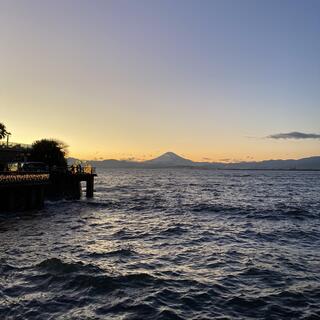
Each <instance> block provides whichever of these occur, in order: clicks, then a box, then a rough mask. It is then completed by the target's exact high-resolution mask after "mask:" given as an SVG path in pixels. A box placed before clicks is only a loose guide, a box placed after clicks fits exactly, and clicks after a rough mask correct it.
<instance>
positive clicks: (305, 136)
mask: <svg viewBox="0 0 320 320" xmlns="http://www.w3.org/2000/svg"><path fill="white" fill-rule="evenodd" d="M267 138H269V139H294V140H302V139H320V134H317V133H304V132H297V131H294V132H289V133H277V134H272V135H270V136H268V137H267Z"/></svg>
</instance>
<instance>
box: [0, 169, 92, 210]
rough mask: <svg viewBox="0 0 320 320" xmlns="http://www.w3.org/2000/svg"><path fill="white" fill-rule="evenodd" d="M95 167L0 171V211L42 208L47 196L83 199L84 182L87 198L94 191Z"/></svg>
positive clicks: (48, 197) (50, 197) (49, 197)
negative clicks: (82, 187) (45, 170)
mask: <svg viewBox="0 0 320 320" xmlns="http://www.w3.org/2000/svg"><path fill="white" fill-rule="evenodd" d="M94 177H96V173H95V169H94V168H92V167H91V166H87V167H83V168H81V167H78V169H77V170H73V168H68V169H63V170H55V171H51V172H50V173H49V172H0V211H24V210H31V209H39V208H42V207H43V206H44V201H45V200H46V199H50V200H59V199H73V200H75V199H80V198H81V193H82V189H81V182H82V181H84V182H86V197H88V198H92V197H93V193H94Z"/></svg>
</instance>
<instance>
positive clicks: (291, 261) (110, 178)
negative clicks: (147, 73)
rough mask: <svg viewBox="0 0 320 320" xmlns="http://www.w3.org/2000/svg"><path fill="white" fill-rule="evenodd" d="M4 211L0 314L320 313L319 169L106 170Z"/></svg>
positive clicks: (197, 316)
mask: <svg viewBox="0 0 320 320" xmlns="http://www.w3.org/2000/svg"><path fill="white" fill-rule="evenodd" d="M95 190H96V192H95V197H94V198H93V199H91V200H87V199H85V198H83V199H82V200H79V201H60V202H48V203H46V206H45V208H44V209H42V210H40V211H34V212H29V213H17V214H10V215H5V214H2V215H1V216H0V244H1V245H0V319H1V320H7V319H32V320H33V319H35V320H36V319H39V320H43V319H45V320H49V319H58V320H62V319H63V320H64V319H119V320H120V319H154V320H156V319H201V320H202V319H320V172H295V171H289V172H288V171H287V172H285V171H215V170H190V169H177V170H173V169H146V170H143V169H128V170H124V169H112V170H111V169H109V170H100V171H99V172H98V177H97V179H96V184H95Z"/></svg>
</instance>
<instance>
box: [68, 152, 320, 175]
mask: <svg viewBox="0 0 320 320" xmlns="http://www.w3.org/2000/svg"><path fill="white" fill-rule="evenodd" d="M75 160H78V159H75V158H69V159H68V161H69V162H74V161H75ZM87 162H88V163H90V164H91V165H92V166H94V167H96V168H123V169H129V168H143V169H148V168H150V169H154V168H163V169H165V168H168V169H169V168H185V169H203V170H269V171H279V170H280V171H320V156H315V157H309V158H302V159H298V160H294V159H288V160H264V161H257V162H234V163H222V162H194V161H192V160H189V159H185V158H183V157H180V156H179V155H177V154H175V153H173V152H167V153H165V154H163V155H161V156H160V157H158V158H155V159H151V160H147V161H143V162H137V161H128V160H115V159H106V160H89V161H87Z"/></svg>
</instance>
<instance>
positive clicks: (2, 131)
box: [0, 122, 9, 140]
mask: <svg viewBox="0 0 320 320" xmlns="http://www.w3.org/2000/svg"><path fill="white" fill-rule="evenodd" d="M8 134H9V132H8V131H7V128H6V126H5V125H4V124H3V123H1V122H0V140H1V139H4V138H5V137H6V136H7V135H8Z"/></svg>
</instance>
